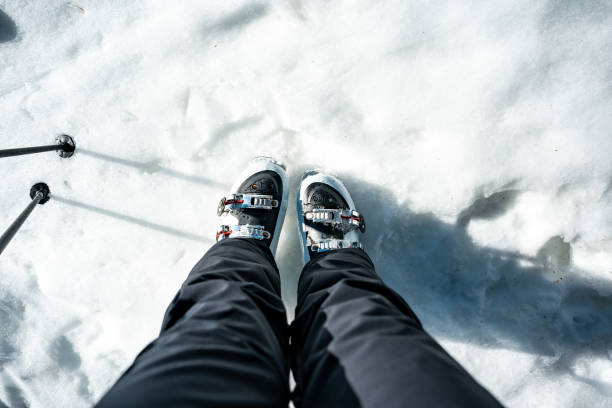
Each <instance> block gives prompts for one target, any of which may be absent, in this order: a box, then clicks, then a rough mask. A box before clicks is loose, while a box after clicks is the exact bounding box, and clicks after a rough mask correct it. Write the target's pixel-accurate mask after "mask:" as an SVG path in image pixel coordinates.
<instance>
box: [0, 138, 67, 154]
mask: <svg viewBox="0 0 612 408" xmlns="http://www.w3.org/2000/svg"><path fill="white" fill-rule="evenodd" d="M55 142H56V143H55V144H54V145H47V146H34V147H21V148H17V149H5V150H0V158H4V157H12V156H21V155H24V154H33V153H42V152H52V151H54V150H55V151H57V152H58V154H59V155H60V156H61V157H70V156H72V154H73V153H74V150H75V149H76V146H75V144H74V139H73V138H72V137H70V136H68V135H61V136H59V137H58V138H57V139H55Z"/></svg>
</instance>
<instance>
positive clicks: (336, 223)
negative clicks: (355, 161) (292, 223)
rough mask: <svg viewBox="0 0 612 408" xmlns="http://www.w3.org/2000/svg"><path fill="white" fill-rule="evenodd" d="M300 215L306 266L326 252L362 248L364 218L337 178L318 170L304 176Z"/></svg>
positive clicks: (298, 199) (299, 194)
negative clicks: (360, 235) (360, 237)
mask: <svg viewBox="0 0 612 408" xmlns="http://www.w3.org/2000/svg"><path fill="white" fill-rule="evenodd" d="M297 216H298V227H299V230H300V236H301V239H302V254H303V257H304V264H306V263H307V262H308V261H310V259H312V258H314V257H316V256H318V255H320V254H321V253H324V252H327V251H331V250H335V249H341V248H361V243H360V241H359V232H365V219H364V217H363V216H362V215H361V214H360V213H359V212H357V211H356V210H355V203H354V202H353V199H352V198H351V195H350V194H349V192H348V190H347V189H346V187H345V186H344V184H342V182H341V181H340V180H338V179H337V178H336V177H334V176H331V175H328V174H323V173H319V172H317V171H310V172H307V173H305V174H304V177H303V178H302V183H301V184H300V190H299V193H298V198H297Z"/></svg>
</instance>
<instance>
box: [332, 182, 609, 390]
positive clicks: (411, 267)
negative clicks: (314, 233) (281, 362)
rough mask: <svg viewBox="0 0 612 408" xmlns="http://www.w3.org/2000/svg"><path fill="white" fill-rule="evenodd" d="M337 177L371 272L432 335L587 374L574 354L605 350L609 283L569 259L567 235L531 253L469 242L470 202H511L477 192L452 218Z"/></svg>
mask: <svg viewBox="0 0 612 408" xmlns="http://www.w3.org/2000/svg"><path fill="white" fill-rule="evenodd" d="M341 178H342V180H343V181H345V184H346V185H347V187H348V189H349V191H351V194H352V195H353V198H354V200H355V203H356V206H357V210H359V211H360V212H361V213H362V214H364V215H365V216H366V219H367V225H368V230H367V231H366V233H365V234H364V236H363V237H362V242H363V244H364V247H365V249H366V251H367V252H368V254H369V255H370V256H371V257H372V259H373V261H374V264H375V265H376V267H377V272H378V274H379V275H380V276H381V278H382V279H383V280H384V281H385V282H386V283H387V284H388V285H389V286H391V287H392V288H393V289H395V290H396V291H397V292H398V293H399V294H400V295H402V297H404V299H405V300H406V301H407V302H408V303H409V304H410V305H411V307H412V308H413V309H414V310H415V312H416V313H417V314H418V315H419V317H421V319H422V321H423V324H424V325H425V327H426V329H427V330H428V331H430V332H432V334H434V335H435V336H436V337H438V338H442V339H444V338H446V339H452V340H455V341H461V342H466V343H476V344H479V345H481V346H485V347H491V348H505V349H510V350H518V351H523V352H527V353H531V354H535V355H541V356H550V357H553V358H555V357H556V358H557V360H556V361H557V363H556V364H553V365H552V368H551V369H553V370H556V371H558V372H560V373H565V374H569V375H572V376H574V377H575V378H576V380H578V381H582V382H585V383H588V382H587V380H586V379H584V378H582V377H581V376H579V375H577V373H574V372H573V371H572V370H573V369H572V367H573V366H574V364H573V362H574V361H576V360H577V359H578V358H580V357H582V356H586V355H588V356H596V357H600V358H608V353H609V350H611V349H612V319H610V316H612V283H611V282H610V281H606V280H603V279H596V278H587V277H585V276H586V274H585V273H580V272H585V271H580V270H579V269H577V268H576V267H574V266H572V265H566V264H565V263H564V262H565V261H566V259H565V258H566V257H567V251H568V249H567V248H565V247H564V245H567V246H569V244H564V245H561V246H560V247H561V249H562V250H561V251H557V247H559V245H553V244H556V243H557V241H558V240H559V238H558V237H552V238H551V239H549V241H548V242H546V243H543V247H542V248H541V249H540V251H538V255H537V256H535V257H529V256H524V255H522V254H520V253H517V252H513V251H501V250H497V249H495V248H489V247H484V246H479V245H477V244H476V243H474V242H473V241H472V239H471V238H470V236H469V235H468V233H467V229H466V228H465V227H466V218H467V217H466V216H465V215H466V214H472V215H474V214H475V213H476V212H475V211H473V210H474V208H478V209H479V211H478V213H479V214H486V215H487V216H491V217H494V216H499V215H501V214H502V213H503V212H504V211H507V210H508V209H509V206H506V205H505V204H504V206H505V207H507V208H505V209H500V200H498V198H499V196H495V197H494V199H493V200H491V206H492V208H490V209H487V208H484V207H486V203H484V202H483V201H479V202H478V203H477V205H476V206H474V205H472V206H470V207H469V208H468V209H467V210H465V211H464V212H463V213H462V214H463V216H462V217H460V218H459V219H458V223H457V224H450V223H445V222H442V221H440V220H439V219H437V218H436V217H435V216H433V215H432V214H418V213H415V212H413V211H411V210H410V208H409V207H408V206H407V205H404V204H398V203H397V199H396V197H395V195H394V194H393V192H392V191H390V190H388V189H385V188H381V187H380V186H377V185H374V184H369V183H364V182H362V181H360V180H356V179H354V178H351V176H348V175H346V176H342V177H341ZM510 195H511V196H514V195H515V193H514V192H512V193H510ZM502 201H504V202H505V201H512V200H506V199H504V200H502ZM551 242H552V243H553V244H551ZM551 248H552V249H551ZM555 251H557V252H558V253H559V256H558V257H559V258H560V261H559V262H548V261H549V259H550V256H544V255H542V254H545V255H546V254H549V255H550V254H552V255H553V257H554V256H555V254H556V252H555ZM589 381H590V380H589ZM602 392H603V391H602Z"/></svg>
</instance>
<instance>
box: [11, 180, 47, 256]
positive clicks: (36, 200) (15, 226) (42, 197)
mask: <svg viewBox="0 0 612 408" xmlns="http://www.w3.org/2000/svg"><path fill="white" fill-rule="evenodd" d="M30 198H32V201H31V202H30V204H28V206H27V207H26V209H25V210H23V212H22V213H21V214H19V217H17V219H16V220H15V222H13V223H12V224H11V226H10V227H8V229H7V230H6V232H5V233H4V234H2V236H1V237H0V254H2V251H4V248H6V246H7V245H8V244H9V242H11V239H13V237H14V236H15V234H16V233H17V231H19V228H21V226H22V225H23V223H24V222H25V220H26V219H27V218H28V216H29V215H30V214H31V213H32V211H33V210H34V207H36V204H44V203H46V202H47V201H49V198H50V197H49V186H47V185H46V184H45V183H37V184H34V185H33V186H32V188H31V189H30Z"/></svg>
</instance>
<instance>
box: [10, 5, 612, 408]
mask: <svg viewBox="0 0 612 408" xmlns="http://www.w3.org/2000/svg"><path fill="white" fill-rule="evenodd" d="M0 10H1V12H0V142H1V143H0V148H11V147H20V146H28V145H39V144H47V143H48V142H50V141H52V140H53V138H54V137H55V135H57V134H60V133H64V132H65V133H68V134H71V135H73V136H74V137H75V138H76V141H77V144H78V147H79V149H78V151H77V153H76V155H75V156H74V157H73V158H71V159H68V160H63V159H60V158H59V157H58V156H57V155H55V154H54V153H45V154H39V155H36V156H22V157H18V158H11V159H2V160H1V161H0V179H2V180H3V183H2V189H1V191H0V194H1V196H0V197H1V199H0V226H2V227H1V228H0V229H3V228H5V227H4V226H8V225H9V224H10V222H12V220H13V219H14V218H15V217H16V216H17V215H18V214H19V212H20V211H21V210H22V209H23V208H24V207H25V206H26V204H27V203H28V196H27V192H28V190H29V187H30V186H31V185H32V184H33V183H34V182H37V181H45V182H47V183H48V184H49V186H50V187H51V190H52V193H53V196H54V199H53V200H51V201H50V202H49V203H48V204H46V205H45V206H44V207H39V208H37V209H36V210H35V211H34V213H33V214H32V216H31V217H30V218H29V219H28V221H27V223H26V224H25V225H24V227H23V228H22V230H21V231H20V232H19V234H18V235H17V236H16V237H15V239H14V240H13V242H11V244H10V246H9V247H8V248H7V250H6V251H5V252H4V254H2V256H1V257H0V400H1V401H2V403H0V406H3V405H8V406H22V405H29V406H32V407H52V406H57V407H72V406H87V405H90V404H92V403H94V402H95V401H96V400H97V399H98V398H99V397H100V396H101V395H102V394H103V393H104V392H105V390H107V389H108V387H110V386H111V384H112V383H113V382H114V381H115V379H116V378H117V377H118V376H119V375H120V373H121V372H122V371H123V370H124V369H125V368H126V367H127V366H128V365H129V364H130V363H131V361H132V360H133V358H134V357H135V355H136V354H137V352H138V351H139V350H140V349H141V348H142V347H143V346H145V345H146V344H147V343H148V342H149V341H150V340H151V339H153V338H154V337H155V336H156V334H157V331H158V329H159V326H160V324H161V319H162V315H163V312H164V310H165V308H166V306H167V304H168V303H169V301H170V300H171V298H172V297H173V295H174V293H175V291H176V290H177V288H178V287H179V285H180V284H181V282H182V281H183V279H184V278H185V277H186V275H187V273H188V272H189V270H190V268H191V267H192V266H193V265H194V264H195V262H196V261H197V260H198V259H199V258H200V257H201V256H202V254H203V253H204V252H205V251H206V249H207V248H208V247H210V246H211V245H212V244H213V240H214V237H213V232H214V230H215V228H216V226H217V225H218V219H217V217H216V213H215V208H216V205H217V202H218V199H219V198H220V197H221V196H222V195H223V194H224V193H226V192H227V191H226V189H227V188H228V187H229V186H230V185H231V183H232V181H233V178H234V177H235V176H236V175H237V174H238V173H239V172H240V170H241V167H242V166H243V164H244V163H245V162H246V161H247V160H249V158H250V157H252V156H254V155H259V154H265V155H271V156H274V157H276V158H277V159H279V160H281V161H284V162H285V163H286V164H287V165H288V170H289V176H290V178H291V181H292V183H293V186H295V185H296V183H297V180H299V178H300V176H301V174H302V173H303V171H304V170H306V169H308V168H312V167H318V168H321V169H323V170H326V171H329V172H332V173H334V174H337V175H338V176H340V177H341V178H342V179H343V180H344V181H345V183H346V184H347V186H348V188H349V189H350V190H351V191H352V192H353V196H354V199H355V202H356V203H357V205H358V209H359V210H361V211H362V212H364V213H365V214H366V216H367V220H368V227H369V231H368V233H367V234H366V235H365V238H364V244H365V246H366V248H367V250H368V252H369V253H370V255H371V256H372V257H373V258H374V261H375V263H376V265H377V268H378V272H379V274H380V275H381V276H382V277H383V278H384V279H385V281H386V282H387V283H388V284H390V285H391V286H392V287H394V288H395V289H396V290H398V291H399V292H400V293H401V294H402V295H403V296H404V297H405V298H406V300H407V301H408V302H409V303H410V304H411V305H412V306H413V308H414V309H415V311H416V312H417V314H418V315H419V316H420V317H421V318H422V320H423V322H424V324H425V326H426V328H427V330H428V331H429V332H431V333H432V334H433V335H434V336H435V337H436V338H437V339H438V340H439V341H440V342H441V343H442V344H443V345H444V346H445V347H446V348H447V349H448V350H449V351H450V352H451V353H452V354H453V355H454V356H455V357H456V358H457V359H458V360H459V361H460V362H461V363H463V364H464V365H465V366H466V368H467V369H468V370H469V371H470V372H471V373H472V374H473V375H474V376H475V377H476V378H477V379H478V380H479V381H480V382H481V383H483V384H484V385H485V386H486V387H487V388H489V389H490V390H491V391H492V392H493V393H494V394H495V395H496V396H497V397H498V398H500V399H501V401H503V402H504V403H505V404H507V405H509V406H515V407H519V406H520V407H542V406H549V407H570V406H572V407H573V406H576V407H603V406H610V405H612V211H611V203H612V160H610V158H611V155H612V135H611V130H612V115H611V112H612V71H611V68H610V67H611V66H612V2H610V1H609V0H608V1H605V0H604V1H599V0H592V1H569V0H554V1H553V0H551V1H537V0H536V1H534V0H529V1H527V0H496V1H475V0H470V1H449V0H446V1H444V0H429V1H422V2H408V1H401V0H388V1H384V2H382V1H372V0H363V1H348V0H347V1H335V2H329V1H322V0H311V1H300V0H293V1H284V2H280V1H279V2H274V1H235V0H223V1H206V2H204V1H196V0H191V1H186V0H182V1H180V2H179V1H164V0H150V1H142V0H138V1H135V0H131V1H126V2H117V1H111V0H105V1H101V0H95V1H94V0H74V2H72V3H70V2H66V1H63V0H45V1H34V0H0ZM294 199H295V192H293V193H292V195H291V196H290V200H294ZM295 221H296V220H295V209H294V207H293V206H290V208H289V211H288V216H287V219H286V223H285V227H284V230H283V234H282V236H281V244H280V247H279V253H278V260H279V264H280V267H281V270H282V275H283V296H284V297H285V300H286V303H287V305H288V307H289V310H290V313H291V314H292V312H291V310H292V309H293V306H294V305H295V297H296V294H295V284H296V281H297V276H298V271H299V267H300V265H299V259H300V256H299V251H300V246H299V242H298V237H297V226H296V222H295Z"/></svg>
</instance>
